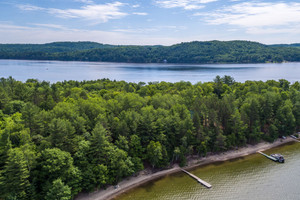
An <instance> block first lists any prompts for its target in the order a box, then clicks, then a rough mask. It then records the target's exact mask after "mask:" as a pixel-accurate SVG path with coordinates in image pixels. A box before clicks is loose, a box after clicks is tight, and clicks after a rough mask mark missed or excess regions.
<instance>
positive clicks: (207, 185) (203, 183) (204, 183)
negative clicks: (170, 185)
mask: <svg viewBox="0 0 300 200" xmlns="http://www.w3.org/2000/svg"><path fill="white" fill-rule="evenodd" d="M181 170H182V171H183V172H184V173H186V174H188V175H189V176H190V177H192V178H194V179H195V180H196V181H197V182H198V183H201V184H202V185H204V186H205V187H207V188H211V187H212V186H211V184H209V183H207V182H205V181H203V180H202V179H200V178H198V177H197V176H195V175H194V174H191V173H190V172H188V171H186V170H184V169H181Z"/></svg>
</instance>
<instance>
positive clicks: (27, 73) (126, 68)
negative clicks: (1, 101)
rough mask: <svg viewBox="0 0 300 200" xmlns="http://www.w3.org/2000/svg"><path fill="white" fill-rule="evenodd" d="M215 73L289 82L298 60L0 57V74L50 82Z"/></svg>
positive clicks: (298, 70) (199, 77) (299, 68)
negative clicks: (114, 60) (191, 62)
mask: <svg viewBox="0 0 300 200" xmlns="http://www.w3.org/2000/svg"><path fill="white" fill-rule="evenodd" d="M217 75H219V76H221V77H222V76H224V75H229V76H232V77H234V79H235V80H236V81H239V82H245V81H246V80H262V81H266V80H272V79H273V80H279V79H286V80H288V81H290V82H292V83H293V82H295V81H299V80H300V63H281V64H273V63H271V64H206V65H185V64H132V63H103V62H65V61H28V60H0V77H5V78H7V77H9V76H12V77H13V78H15V79H16V80H20V81H26V80H27V79H29V78H34V79H38V80H46V81H49V82H51V83H53V82H57V81H64V80H78V81H82V80H96V79H102V78H109V79H111V80H118V81H119V80H124V81H127V82H135V83H138V82H140V81H142V82H145V83H148V82H150V81H152V82H153V81H166V82H178V81H182V80H183V81H190V82H191V83H193V84H194V83H197V82H199V81H201V82H207V81H213V79H214V78H215V77H216V76H217Z"/></svg>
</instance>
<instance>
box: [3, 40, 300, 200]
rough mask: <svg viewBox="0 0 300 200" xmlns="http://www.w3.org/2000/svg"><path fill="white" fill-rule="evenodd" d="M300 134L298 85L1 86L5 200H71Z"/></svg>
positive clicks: (229, 81) (223, 81)
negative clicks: (190, 159)
mask: <svg viewBox="0 0 300 200" xmlns="http://www.w3.org/2000/svg"><path fill="white" fill-rule="evenodd" d="M257 45H259V44H257ZM172 48H176V46H174V47H172ZM299 128H300V83H299V82H296V83H294V84H290V83H289V82H288V81H286V80H279V81H274V80H270V81H267V82H262V81H246V82H245V83H238V82H235V81H234V80H233V78H232V77H228V76H225V77H222V78H220V77H216V79H215V80H214V81H213V82H208V83H197V84H195V85H192V84H191V83H189V82H177V83H167V82H160V83H158V82H150V83H148V84H147V85H145V83H142V82H140V83H127V82H124V81H110V80H107V79H102V80H97V81H83V82H78V81H64V82H57V83H54V84H49V83H48V82H39V81H37V80H34V79H30V80H27V81H26V82H25V83H22V82H20V81H17V80H14V79H13V78H11V77H10V78H7V79H5V78H2V79H0V199H18V200H22V199H32V200H35V199H36V200H43V199H45V200H53V199H54V196H55V198H56V197H57V196H59V197H60V198H61V199H66V200H67V199H71V198H72V197H73V196H74V195H76V194H77V193H78V192H80V191H91V190H94V189H96V188H103V187H105V186H106V185H109V184H116V183H117V182H118V181H120V180H122V179H123V178H124V177H127V176H130V175H133V174H134V173H136V172H138V171H140V170H142V169H144V167H149V168H154V169H155V168H156V169H157V168H163V167H166V166H168V165H170V164H171V163H175V162H178V163H180V164H181V165H184V164H185V160H186V157H187V156H188V155H199V156H205V155H206V154H207V152H222V151H226V150H229V149H235V148H236V147H240V146H244V145H245V144H247V143H250V144H254V143H257V142H259V141H261V140H266V141H273V140H274V139H276V138H278V137H279V136H283V135H290V134H293V133H295V132H296V131H299Z"/></svg>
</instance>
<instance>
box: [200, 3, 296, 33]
mask: <svg viewBox="0 0 300 200" xmlns="http://www.w3.org/2000/svg"><path fill="white" fill-rule="evenodd" d="M195 15H202V16H204V17H205V20H206V21H207V22H208V23H210V24H216V25H220V24H229V25H237V26H241V27H246V28H253V27H271V26H273V27H274V26H294V25H297V24H298V25H299V24H300V17H299V16H300V3H283V2H277V3H257V2H256V3H253V2H251V3H248V2H247V3H239V4H235V5H233V6H229V7H225V8H223V9H222V10H217V11H215V12H213V13H196V14H195Z"/></svg>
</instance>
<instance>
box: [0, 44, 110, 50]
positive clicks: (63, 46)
mask: <svg viewBox="0 0 300 200" xmlns="http://www.w3.org/2000/svg"><path fill="white" fill-rule="evenodd" d="M107 47H113V45H107V44H100V43H96V42H52V43H47V44H0V52H3V51H7V52H46V53H58V52H72V51H82V50H90V49H101V48H107Z"/></svg>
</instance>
